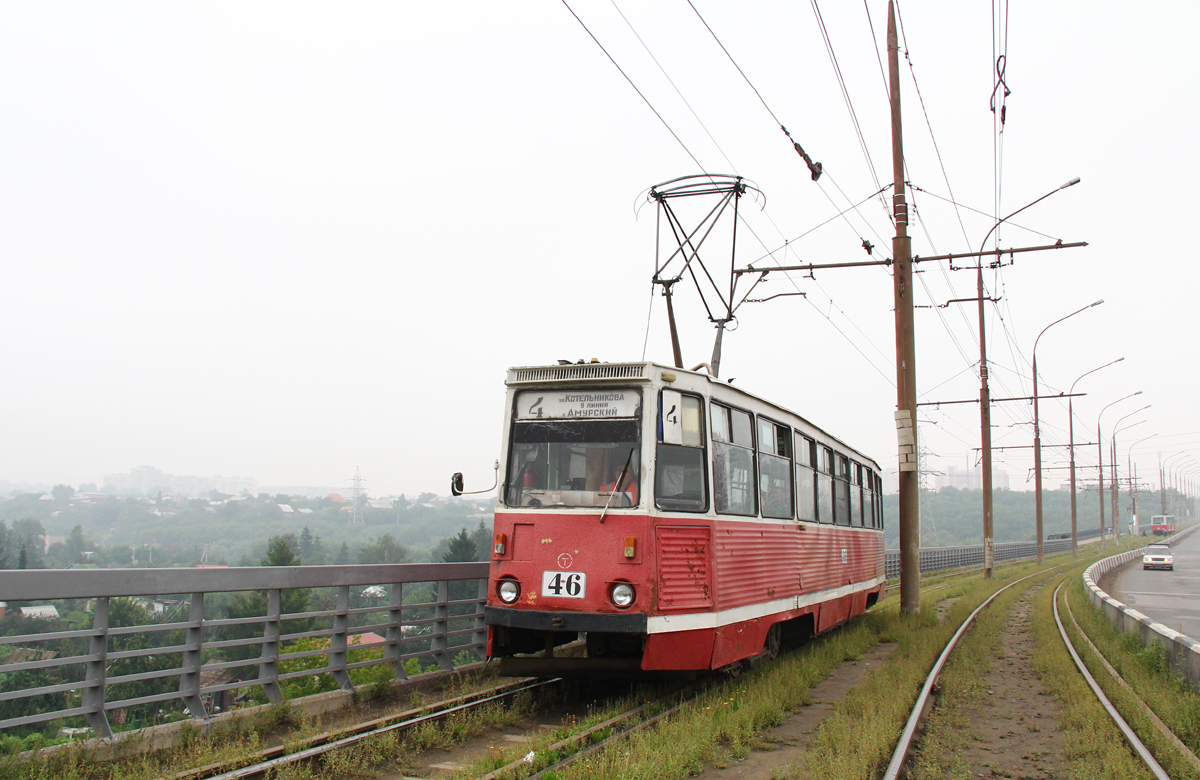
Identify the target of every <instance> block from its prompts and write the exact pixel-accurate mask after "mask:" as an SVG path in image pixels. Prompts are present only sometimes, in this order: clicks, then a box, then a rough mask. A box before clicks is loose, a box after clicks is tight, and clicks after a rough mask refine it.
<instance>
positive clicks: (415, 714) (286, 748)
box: [160, 678, 705, 780]
mask: <svg viewBox="0 0 1200 780" xmlns="http://www.w3.org/2000/svg"><path fill="white" fill-rule="evenodd" d="M564 682H565V681H564V680H562V679H561V678H552V679H548V680H534V679H532V678H525V679H519V680H516V681H513V682H510V683H506V684H504V685H500V686H496V687H494V688H491V689H488V690H485V691H479V692H476V693H472V694H469V695H465V696H460V697H456V698H454V699H449V700H446V701H443V702H438V703H436V704H431V705H427V706H425V707H423V708H421V709H419V710H410V711H407V712H402V713H398V714H396V715H392V716H389V717H386V718H379V719H375V720H371V721H366V722H363V723H359V724H355V725H354V726H351V727H349V728H346V729H341V730H337V731H331V732H326V733H322V734H317V735H315V736H312V737H309V738H306V739H304V740H302V741H300V742H296V743H287V744H285V745H279V746H275V747H272V748H268V749H266V750H263V751H261V752H259V753H257V754H255V755H253V756H248V757H244V758H242V759H239V760H238V761H237V762H236V765H232V764H231V762H224V763H221V764H213V765H209V766H205V767H198V768H196V769H192V770H188V771H186V772H180V773H178V774H174V775H170V776H168V777H164V778H161V779H160V780H253V779H256V778H265V777H271V776H274V774H275V773H277V772H279V771H280V770H283V769H285V768H286V767H289V766H291V765H297V764H314V765H316V764H320V763H322V762H324V763H326V764H329V763H334V762H336V759H335V758H332V757H334V756H335V755H336V754H337V753H338V752H339V751H347V750H353V749H354V748H355V747H357V746H360V745H362V744H363V743H365V742H367V741H368V740H372V739H375V738H378V737H381V736H383V735H388V734H404V733H405V732H408V731H410V730H413V729H417V728H419V727H421V726H424V725H427V724H435V723H439V722H446V721H447V720H449V719H452V718H455V717H459V716H463V715H465V714H467V713H468V712H469V711H470V710H472V709H476V708H480V707H486V706H488V705H492V704H495V703H497V702H503V701H507V700H511V699H513V698H514V697H516V696H518V695H521V694H523V693H535V694H538V693H551V692H552V689H553V688H554V687H555V686H558V685H560V684H563V683H564ZM704 687H705V686H704V684H703V683H693V684H690V685H687V686H684V687H682V688H679V687H676V688H673V689H671V690H670V691H669V692H667V693H666V694H665V695H663V696H661V697H659V698H657V699H655V700H653V701H649V702H644V703H640V704H637V705H635V706H631V707H628V708H627V709H625V710H624V711H622V712H620V713H617V714H615V715H612V716H610V717H608V718H606V719H605V720H603V721H602V722H599V723H595V724H592V725H590V726H588V727H586V728H583V729H579V730H573V731H571V733H569V734H567V735H566V736H564V737H563V738H561V739H559V740H557V741H555V742H553V743H552V744H549V745H545V746H539V747H538V748H537V750H536V752H535V751H530V752H528V753H527V754H525V755H522V756H520V757H518V758H517V759H516V760H513V761H509V762H508V763H506V764H505V765H503V766H501V767H498V768H496V769H493V770H492V771H490V772H488V773H486V774H483V775H480V776H479V780H495V778H497V777H500V776H513V775H514V774H518V775H519V774H524V776H525V777H526V778H535V777H540V776H542V775H543V774H544V773H548V772H551V771H552V770H561V769H562V768H564V767H566V766H568V765H570V764H571V763H574V762H575V761H577V760H579V759H581V758H584V757H586V756H588V755H591V754H592V753H594V752H596V751H598V750H602V749H604V748H605V747H607V746H609V745H612V744H613V743H615V742H618V741H620V740H622V739H626V738H628V737H629V736H631V735H632V734H635V733H636V732H638V731H640V730H642V729H645V728H648V727H650V726H652V725H653V724H655V723H657V722H659V721H660V720H662V719H663V718H666V717H669V716H670V715H672V714H673V713H675V712H678V711H679V709H681V708H682V707H684V706H686V704H687V703H688V702H689V701H691V700H692V699H693V698H695V696H697V695H699V693H700V692H701V691H702V690H703V689H704ZM539 728H544V727H537V726H535V727H534V728H533V729H531V732H530V733H528V734H519V733H518V734H509V735H507V737H508V739H510V740H512V741H514V742H528V743H531V744H538V743H541V742H544V739H540V737H542V734H540V733H538V732H539ZM444 763H445V762H443V764H444ZM543 764H545V766H542V765H543ZM431 766H437V765H431ZM443 768H450V767H448V766H443Z"/></svg>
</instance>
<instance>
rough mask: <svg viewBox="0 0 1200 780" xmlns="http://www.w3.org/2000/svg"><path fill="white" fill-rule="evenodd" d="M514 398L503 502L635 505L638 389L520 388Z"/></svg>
mask: <svg viewBox="0 0 1200 780" xmlns="http://www.w3.org/2000/svg"><path fill="white" fill-rule="evenodd" d="M516 404H517V406H516V420H515V421H514V423H513V431H512V443H511V447H510V449H509V453H508V475H507V480H506V484H507V490H506V492H505V503H506V504H508V505H509V506H523V507H544V508H565V507H605V506H608V507H611V508H621V507H633V506H637V505H638V501H639V493H640V492H641V491H640V490H639V484H640V474H641V446H640V445H641V430H640V428H641V423H640V420H641V395H640V394H639V393H638V392H637V391H634V390H615V391H609V390H605V391H603V392H601V391H587V392H578V391H566V392H564V391H555V392H552V393H546V392H540V391H525V392H522V393H519V394H518V395H517V401H516ZM597 418H600V419H597Z"/></svg>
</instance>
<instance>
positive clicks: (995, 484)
mask: <svg viewBox="0 0 1200 780" xmlns="http://www.w3.org/2000/svg"><path fill="white" fill-rule="evenodd" d="M934 485H935V487H937V489H938V490H941V489H942V488H945V487H952V488H958V489H959V490H982V489H983V469H973V468H966V469H960V468H959V467H958V466H956V465H950V466H947V467H946V473H945V474H939V475H937V477H935V479H934ZM1008 487H1009V479H1008V472H1007V471H1004V470H1002V469H998V468H996V467H995V466H993V467H992V489H993V490H1008Z"/></svg>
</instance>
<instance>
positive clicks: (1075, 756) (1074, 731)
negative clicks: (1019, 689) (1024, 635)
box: [1033, 562, 1153, 780]
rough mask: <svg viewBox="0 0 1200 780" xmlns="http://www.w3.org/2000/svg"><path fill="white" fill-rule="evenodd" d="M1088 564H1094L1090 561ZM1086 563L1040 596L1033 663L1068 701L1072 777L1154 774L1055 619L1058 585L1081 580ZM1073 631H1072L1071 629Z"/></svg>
mask: <svg viewBox="0 0 1200 780" xmlns="http://www.w3.org/2000/svg"><path fill="white" fill-rule="evenodd" d="M1086 565H1090V562H1089V564H1086ZM1086 565H1085V564H1081V565H1079V566H1075V567H1072V568H1071V569H1070V571H1069V572H1067V573H1066V574H1063V575H1059V576H1056V577H1055V578H1054V581H1053V582H1052V583H1049V584H1047V586H1046V587H1045V588H1043V589H1042V591H1041V592H1040V593H1038V594H1037V597H1036V598H1035V600H1034V614H1033V631H1034V640H1035V643H1036V650H1035V651H1034V657H1033V667H1034V670H1035V671H1036V672H1037V675H1038V677H1040V678H1041V680H1042V684H1043V685H1045V686H1046V688H1047V689H1048V690H1049V691H1050V693H1051V694H1052V695H1053V696H1054V697H1055V698H1056V699H1058V701H1059V703H1060V704H1061V705H1062V711H1061V714H1060V717H1059V726H1060V728H1061V729H1062V732H1063V744H1064V745H1065V752H1066V756H1065V758H1066V759H1067V765H1068V767H1069V770H1070V777H1072V778H1078V779H1079V780H1124V779H1125V778H1151V779H1152V778H1153V776H1152V775H1151V774H1150V771H1149V770H1148V769H1147V768H1146V767H1145V766H1144V765H1143V764H1142V763H1141V761H1140V760H1139V759H1138V758H1137V756H1135V755H1134V753H1133V751H1132V749H1131V748H1130V747H1129V746H1128V745H1127V744H1126V742H1125V739H1124V737H1123V736H1122V735H1121V732H1120V730H1119V729H1118V728H1117V726H1116V724H1114V723H1113V722H1112V719H1111V718H1109V716H1108V713H1107V712H1105V710H1104V707H1103V706H1102V705H1101V704H1100V702H1099V701H1098V700H1097V699H1096V696H1095V694H1093V693H1092V690H1091V688H1089V687H1088V684H1087V682H1086V681H1085V680H1084V679H1083V677H1082V676H1081V675H1080V674H1079V671H1078V670H1077V669H1076V668H1075V662H1074V661H1072V660H1071V656H1070V654H1069V653H1068V652H1067V648H1066V646H1065V645H1063V641H1062V637H1061V636H1060V635H1059V633H1058V626H1057V625H1056V624H1055V622H1054V606H1053V596H1054V588H1055V587H1057V585H1058V583H1059V582H1060V581H1061V580H1063V579H1064V578H1070V579H1079V578H1080V577H1081V576H1082V574H1083V570H1084V569H1085V568H1086ZM1068 635H1069V634H1068Z"/></svg>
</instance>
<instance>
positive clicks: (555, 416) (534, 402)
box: [517, 390, 642, 420]
mask: <svg viewBox="0 0 1200 780" xmlns="http://www.w3.org/2000/svg"><path fill="white" fill-rule="evenodd" d="M641 400H642V399H641V396H640V395H639V394H638V393H637V392H635V391H633V390H548V391H541V390H528V391H525V392H523V393H521V394H520V395H518V396H517V419H518V420H539V419H551V420H564V419H566V420H577V419H578V420H588V419H591V420H597V419H605V418H609V417H636V416H637V413H638V408H639V407H640V406H641Z"/></svg>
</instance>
